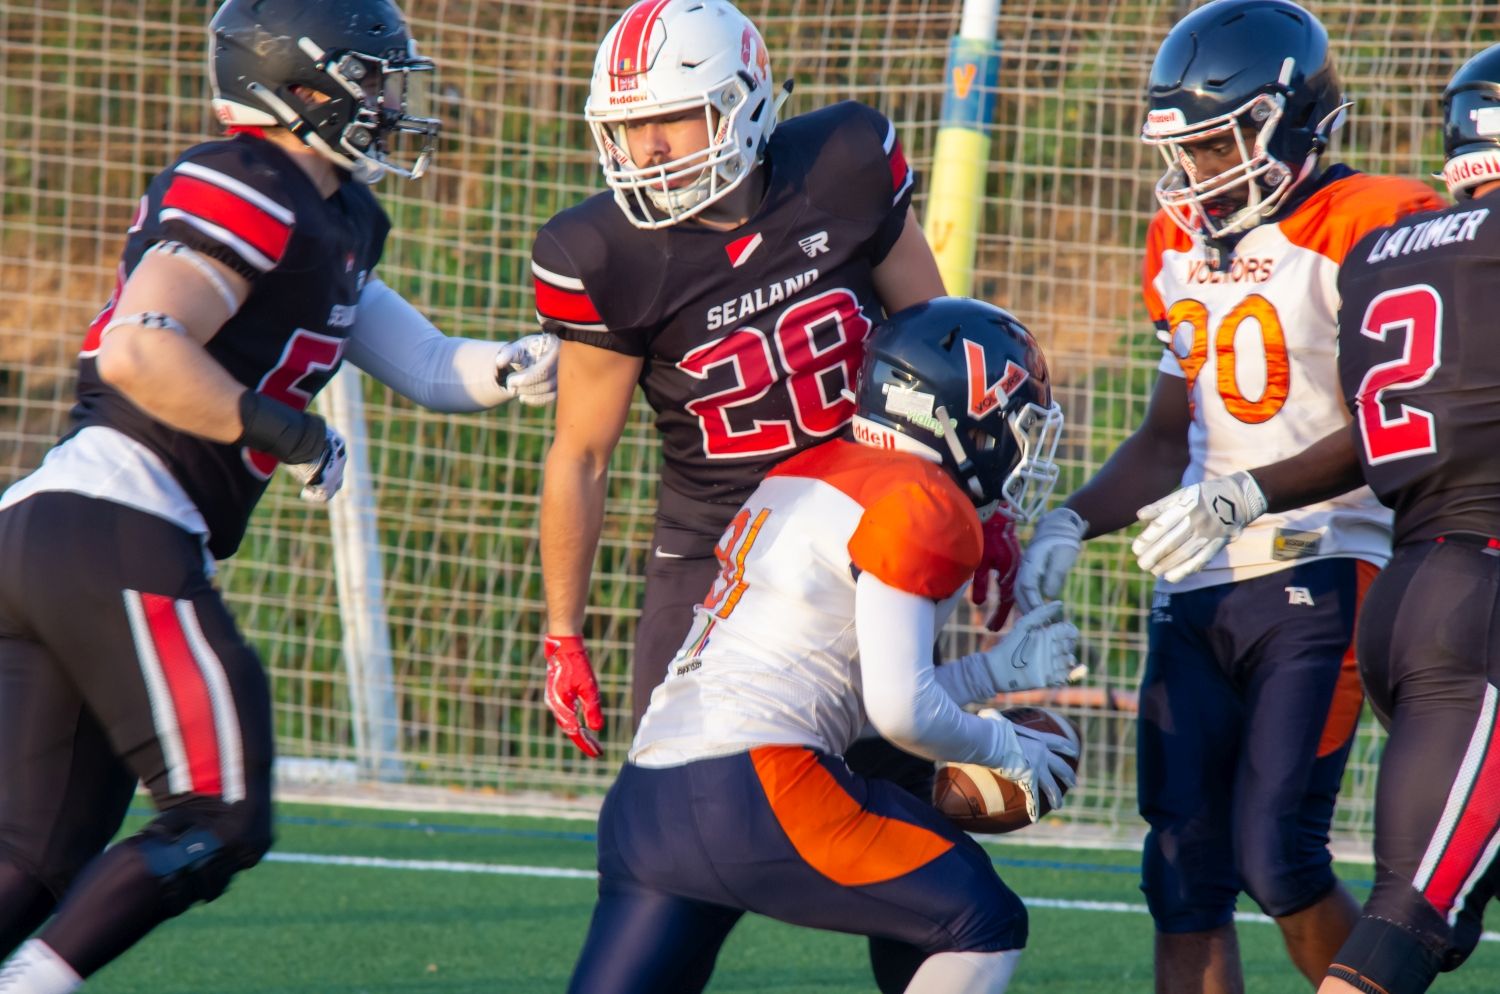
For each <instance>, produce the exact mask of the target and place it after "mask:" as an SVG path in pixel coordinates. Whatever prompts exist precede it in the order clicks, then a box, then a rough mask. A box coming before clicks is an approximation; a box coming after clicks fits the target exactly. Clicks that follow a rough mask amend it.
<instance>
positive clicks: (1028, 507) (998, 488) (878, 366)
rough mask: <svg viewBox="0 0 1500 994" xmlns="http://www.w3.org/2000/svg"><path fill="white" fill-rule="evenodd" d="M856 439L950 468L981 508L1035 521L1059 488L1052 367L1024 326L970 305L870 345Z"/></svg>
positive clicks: (939, 305)
mask: <svg viewBox="0 0 1500 994" xmlns="http://www.w3.org/2000/svg"><path fill="white" fill-rule="evenodd" d="M855 400H856V405H857V406H856V410H855V414H854V423H853V434H854V438H855V440H856V441H858V442H861V443H863V444H865V445H871V446H875V447H878V448H889V449H900V450H904V451H907V452H914V453H916V454H918V455H921V456H923V457H925V458H928V459H931V460H933V461H934V462H940V463H942V465H943V467H944V468H945V469H947V470H948V472H949V473H951V474H952V475H953V478H954V479H955V480H956V481H958V485H959V486H960V487H962V488H963V489H964V491H965V492H966V493H967V494H968V495H969V496H970V498H971V499H973V501H974V504H975V505H976V506H978V507H987V506H990V505H993V504H995V502H997V501H1003V502H1004V506H1006V507H1007V508H1008V513H1010V514H1012V515H1013V516H1015V517H1018V518H1020V519H1022V520H1024V521H1029V520H1031V519H1032V518H1034V517H1035V516H1036V515H1037V513H1038V512H1039V511H1041V509H1042V505H1044V504H1045V503H1046V502H1047V497H1048V496H1049V495H1050V494H1051V493H1052V487H1053V485H1054V484H1056V483H1057V464H1056V463H1054V462H1053V461H1052V457H1053V454H1054V453H1055V452H1056V451H1057V442H1058V439H1059V438H1060V437H1061V433H1062V426H1063V415H1062V411H1061V410H1060V409H1059V408H1058V406H1057V405H1056V404H1055V403H1053V401H1052V385H1051V381H1050V380H1049V379H1048V378H1047V363H1046V360H1045V359H1043V358H1042V350H1041V349H1040V348H1038V347H1037V344H1036V341H1035V340H1034V339H1032V337H1031V333H1030V332H1028V331H1027V330H1026V329H1025V328H1024V327H1023V326H1022V325H1021V322H1019V321H1017V320H1016V319H1015V318H1014V317H1012V316H1011V315H1010V314H1009V313H1007V312H1006V311H1003V310H1001V309H1000V308H998V307H995V306H993V305H991V304H986V303H984V302H983V301H978V300H970V299H968V298H966V297H939V298H937V299H936V300H930V301H928V302H927V303H925V304H918V305H917V306H915V307H908V308H907V309H906V310H904V311H900V312H898V313H896V314H892V315H891V316H890V317H888V318H886V319H885V321H884V322H883V323H882V324H881V325H880V326H879V327H877V328H876V329H875V330H874V331H872V332H871V333H870V337H869V338H868V339H867V340H866V341H865V361H864V366H863V367H862V368H861V370H860V375H859V386H858V389H857V390H856V392H855Z"/></svg>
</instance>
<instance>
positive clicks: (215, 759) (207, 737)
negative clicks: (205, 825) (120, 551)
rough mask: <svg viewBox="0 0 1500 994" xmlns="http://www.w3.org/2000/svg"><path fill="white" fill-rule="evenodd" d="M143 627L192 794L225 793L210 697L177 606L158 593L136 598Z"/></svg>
mask: <svg viewBox="0 0 1500 994" xmlns="http://www.w3.org/2000/svg"><path fill="white" fill-rule="evenodd" d="M141 606H142V607H143V608H144V609H145V613H146V624H147V626H148V627H149V628H150V629H151V641H152V643H153V644H154V645H155V646H156V658H157V660H158V661H159V662H160V663H161V671H162V675H163V676H164V677H165V678H166V681H167V688H168V689H169V690H170V691H171V693H172V706H173V708H174V709H175V710H176V711H177V727H178V729H179V731H180V732H181V734H182V750H183V752H184V753H186V754H187V761H188V775H189V777H190V778H191V780H192V789H193V793H195V794H215V795H217V794H222V793H223V792H224V780H223V773H222V770H223V766H222V763H221V762H220V758H219V735H218V729H217V728H215V726H214V704H213V697H212V696H211V695H210V694H209V690H208V683H207V682H206V681H205V680H204V679H203V672H202V671H201V670H200V669H199V668H198V660H197V659H196V658H195V657H194V656H193V650H192V647H191V646H190V645H189V644H188V640H187V635H186V633H185V632H183V630H182V622H181V621H180V620H178V617H177V602H176V601H175V600H173V599H172V598H170V597H163V596H161V595H160V594H146V593H143V594H141Z"/></svg>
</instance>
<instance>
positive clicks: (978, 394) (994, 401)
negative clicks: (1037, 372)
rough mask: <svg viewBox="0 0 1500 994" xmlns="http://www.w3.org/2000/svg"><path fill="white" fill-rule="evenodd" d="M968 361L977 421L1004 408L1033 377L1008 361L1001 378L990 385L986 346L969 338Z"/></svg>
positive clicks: (972, 414)
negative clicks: (985, 354)
mask: <svg viewBox="0 0 1500 994" xmlns="http://www.w3.org/2000/svg"><path fill="white" fill-rule="evenodd" d="M964 359H965V361H966V362H967V363H968V366H969V416H970V417H973V418H982V417H984V416H985V415H986V414H988V413H990V412H991V411H993V410H994V409H995V408H997V407H1000V406H1002V405H1004V404H1005V403H1006V402H1007V401H1009V400H1010V398H1011V395H1012V394H1014V393H1015V392H1016V391H1017V390H1019V389H1020V387H1021V384H1023V383H1025V382H1026V380H1027V378H1028V377H1029V376H1030V374H1029V373H1027V372H1026V370H1024V369H1022V368H1021V367H1020V366H1017V365H1016V364H1015V363H1014V362H1013V361H1011V360H1010V359H1006V360H1005V369H1004V371H1003V372H1002V373H1001V374H1000V378H999V379H998V380H996V381H995V382H994V383H990V382H989V371H988V370H987V369H986V368H985V361H984V346H983V345H981V344H979V343H978V342H976V341H973V340H971V339H968V338H965V339H964Z"/></svg>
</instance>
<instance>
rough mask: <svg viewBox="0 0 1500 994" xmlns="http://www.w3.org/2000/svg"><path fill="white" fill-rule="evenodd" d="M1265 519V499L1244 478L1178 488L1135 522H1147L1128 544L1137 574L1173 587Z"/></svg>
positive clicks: (1247, 477)
mask: <svg viewBox="0 0 1500 994" xmlns="http://www.w3.org/2000/svg"><path fill="white" fill-rule="evenodd" d="M1265 513H1266V497H1265V495H1264V494H1263V493H1261V491H1260V486H1259V485H1258V484H1257V483H1256V482H1255V478H1254V477H1253V476H1251V475H1250V474H1249V473H1245V472H1240V473H1235V474H1234V475H1233V476H1216V477H1213V478H1211V479H1207V480H1204V481H1203V482H1202V483H1195V484H1193V485H1192V486H1190V487H1183V488H1182V489H1181V490H1177V491H1175V492H1173V493H1170V494H1168V495H1167V496H1165V497H1163V498H1162V499H1161V500H1159V501H1156V502H1155V503H1154V504H1147V505H1146V506H1145V507H1143V508H1141V509H1140V510H1139V511H1137V512H1135V516H1136V517H1137V518H1140V519H1141V520H1142V521H1147V522H1150V524H1148V525H1147V526H1146V529H1145V531H1143V532H1141V534H1140V536H1139V537H1138V538H1136V540H1135V541H1134V542H1132V543H1131V545H1130V549H1131V551H1132V552H1134V553H1135V556H1136V559H1137V561H1139V562H1140V564H1141V569H1143V570H1147V571H1148V572H1151V573H1154V574H1155V575H1156V576H1158V577H1160V578H1162V579H1164V580H1166V581H1168V582H1169V583H1176V582H1177V581H1179V580H1182V579H1184V578H1185V577H1188V576H1191V575H1192V574H1194V573H1196V572H1198V571H1199V570H1200V569H1202V568H1203V567H1204V566H1206V565H1208V562H1209V560H1211V559H1213V557H1214V556H1216V555H1218V554H1219V550H1220V549H1222V548H1224V546H1226V545H1228V544H1229V543H1230V542H1233V541H1234V540H1235V539H1236V538H1239V535H1240V532H1242V531H1244V530H1245V526H1246V525H1248V524H1249V523H1250V522H1252V521H1254V520H1255V519H1256V518H1258V517H1260V516H1261V515H1262V514H1265Z"/></svg>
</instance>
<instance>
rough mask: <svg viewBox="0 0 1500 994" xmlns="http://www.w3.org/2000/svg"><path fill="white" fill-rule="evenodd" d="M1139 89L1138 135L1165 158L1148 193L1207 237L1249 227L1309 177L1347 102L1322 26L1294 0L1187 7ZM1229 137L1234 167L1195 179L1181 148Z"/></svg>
mask: <svg viewBox="0 0 1500 994" xmlns="http://www.w3.org/2000/svg"><path fill="white" fill-rule="evenodd" d="M1146 95H1147V100H1148V102H1149V109H1148V110H1147V113H1146V123H1145V125H1144V127H1143V128H1142V129H1141V140H1142V141H1144V142H1145V143H1146V144H1147V145H1152V146H1155V147H1156V148H1159V149H1160V150H1161V153H1162V157H1163V158H1165V159H1166V162H1167V172H1166V174H1165V175H1163V176H1162V178H1161V180H1160V181H1159V182H1158V183H1157V184H1156V197H1157V200H1159V201H1160V202H1161V205H1162V207H1163V208H1165V209H1166V212H1167V215H1168V216H1169V217H1171V218H1172V220H1174V221H1175V222H1177V224H1178V225H1179V226H1181V227H1182V228H1184V229H1186V230H1187V231H1188V232H1189V233H1195V234H1201V235H1204V236H1206V237H1208V238H1213V239H1220V238H1225V237H1229V236H1232V235H1236V234H1239V233H1242V232H1244V231H1248V230H1249V229H1250V228H1253V227H1255V226H1256V225H1257V224H1259V223H1260V222H1261V221H1263V220H1264V219H1266V218H1268V217H1270V216H1271V215H1273V214H1275V213H1276V211H1277V210H1278V209H1279V208H1280V207H1281V206H1282V205H1283V204H1284V203H1285V202H1286V201H1287V199H1288V197H1289V196H1290V195H1291V194H1292V191H1293V190H1295V189H1296V188H1297V187H1298V186H1300V185H1301V184H1303V183H1305V182H1307V181H1309V180H1311V179H1314V178H1316V177H1317V175H1318V173H1319V172H1320V167H1319V165H1318V157H1319V156H1320V155H1322V153H1323V152H1324V150H1325V149H1327V148H1328V144H1329V141H1330V139H1331V138H1332V135H1333V132H1334V130H1335V129H1337V128H1338V127H1339V126H1340V125H1341V124H1342V123H1343V117H1344V114H1343V112H1344V110H1345V108H1347V107H1348V106H1349V105H1348V104H1347V103H1345V101H1344V96H1343V89H1342V87H1341V86H1340V85H1339V79H1338V73H1337V71H1336V70H1335V69H1334V65H1333V57H1332V55H1331V54H1330V52H1329V50H1328V32H1326V31H1325V30H1324V29H1323V25H1322V24H1320V23H1319V22H1318V19H1317V18H1316V17H1314V16H1313V15H1312V14H1310V13H1308V12H1307V11H1306V10H1303V9H1302V8H1301V7H1299V6H1297V5H1296V4H1295V3H1292V2H1291V0H1214V2H1212V3H1208V4H1205V5H1204V6H1202V7H1199V8H1198V9H1197V10H1195V11H1193V12H1192V13H1190V14H1188V15H1187V16H1186V17H1184V18H1183V19H1182V20H1180V21H1178V22H1177V24H1176V25H1175V26H1174V27H1173V28H1172V30H1171V31H1169V32H1168V33H1167V37H1166V39H1165V40H1164V41H1163V42H1162V45H1161V48H1160V50H1158V52H1157V54H1156V61H1155V62H1154V63H1153V64H1152V66H1151V75H1150V80H1149V82H1148V84H1147V90H1146ZM1226 134H1228V135H1232V136H1233V138H1234V141H1235V143H1236V144H1237V146H1238V148H1239V153H1240V158H1241V160H1242V161H1241V164H1240V165H1239V166H1237V167H1235V168H1232V169H1229V170H1226V171H1225V172H1223V173H1221V174H1219V175H1217V176H1199V175H1197V172H1196V170H1195V169H1194V168H1193V159H1192V156H1191V155H1189V154H1187V153H1186V152H1185V151H1184V150H1183V145H1184V143H1188V142H1192V141H1194V140H1197V139H1205V138H1209V137H1213V136H1220V135H1226ZM1240 186H1246V187H1248V191H1247V196H1246V200H1245V203H1244V205H1243V206H1240V207H1239V208H1238V209H1235V210H1232V211H1229V212H1227V213H1226V211H1225V210H1224V209H1223V208H1221V207H1220V205H1221V204H1223V203H1224V202H1225V201H1224V200H1223V199H1222V198H1224V195H1225V194H1226V193H1227V192H1230V191H1236V192H1237V188H1238V187H1240ZM1231 202H1232V201H1231Z"/></svg>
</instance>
